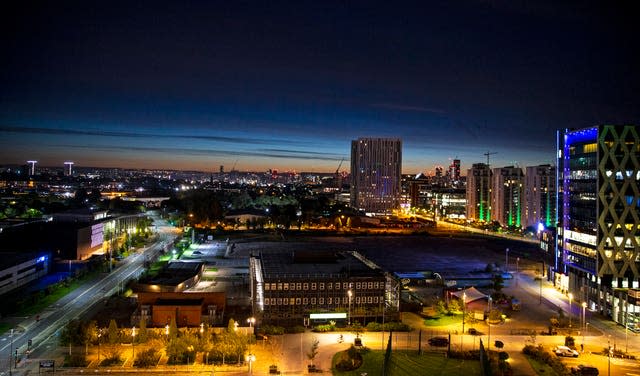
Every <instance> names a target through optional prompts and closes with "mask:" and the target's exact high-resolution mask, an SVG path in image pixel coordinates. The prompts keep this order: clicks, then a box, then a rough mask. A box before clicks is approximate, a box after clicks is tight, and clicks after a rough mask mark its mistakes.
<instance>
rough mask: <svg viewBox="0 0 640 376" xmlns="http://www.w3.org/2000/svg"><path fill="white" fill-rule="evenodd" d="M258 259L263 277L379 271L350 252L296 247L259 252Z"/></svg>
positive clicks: (373, 274) (300, 276) (358, 274)
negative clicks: (274, 251) (273, 251)
mask: <svg viewBox="0 0 640 376" xmlns="http://www.w3.org/2000/svg"><path fill="white" fill-rule="evenodd" d="M260 261H261V265H262V273H263V276H264V278H266V279H276V278H284V277H287V278H292V277H293V278H295V277H298V278H303V277H321V276H323V277H330V276H334V277H337V276H341V277H348V276H376V275H380V274H381V273H382V271H381V270H379V269H375V268H373V267H370V266H369V265H367V264H365V263H364V262H362V261H361V260H359V259H358V258H357V257H355V256H354V254H353V253H352V252H337V251H336V252H333V251H308V250H300V251H294V252H279V253H261V255H260Z"/></svg>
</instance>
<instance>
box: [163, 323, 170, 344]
mask: <svg viewBox="0 0 640 376" xmlns="http://www.w3.org/2000/svg"><path fill="white" fill-rule="evenodd" d="M164 334H165V335H166V336H167V342H169V324H167V326H165V327H164Z"/></svg>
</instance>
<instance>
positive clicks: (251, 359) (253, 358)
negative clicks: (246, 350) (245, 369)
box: [247, 354, 256, 375]
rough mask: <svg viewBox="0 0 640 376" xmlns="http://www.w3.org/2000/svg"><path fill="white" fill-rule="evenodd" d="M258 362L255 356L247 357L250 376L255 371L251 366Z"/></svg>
mask: <svg viewBox="0 0 640 376" xmlns="http://www.w3.org/2000/svg"><path fill="white" fill-rule="evenodd" d="M255 361H256V356H255V355H253V354H249V355H247V362H249V375H253V369H252V368H251V364H252V363H253V362H255Z"/></svg>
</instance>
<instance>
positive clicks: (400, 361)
mask: <svg viewBox="0 0 640 376" xmlns="http://www.w3.org/2000/svg"><path fill="white" fill-rule="evenodd" d="M336 356H337V355H336ZM336 356H334V358H333V361H334V362H335V359H336ZM363 358H364V361H363V364H362V366H361V367H360V368H358V369H356V370H354V371H349V372H339V371H336V370H334V371H333V374H334V375H337V376H361V375H362V374H363V373H367V376H378V375H381V374H382V361H383V358H384V352H382V351H368V352H366V353H364V354H363ZM388 371H389V372H388V373H387V376H414V375H430V376H431V375H436V376H437V375H443V376H445V375H447V376H448V375H453V376H456V375H460V376H474V375H480V362H479V361H474V360H460V359H449V358H446V357H445V356H444V354H440V353H437V354H436V353H425V354H423V355H418V354H416V353H415V352H409V351H394V352H393V356H392V358H391V366H390V367H389V369H388Z"/></svg>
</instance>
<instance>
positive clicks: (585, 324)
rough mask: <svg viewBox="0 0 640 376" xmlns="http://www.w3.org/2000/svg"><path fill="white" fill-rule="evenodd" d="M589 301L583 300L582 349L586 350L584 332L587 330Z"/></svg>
mask: <svg viewBox="0 0 640 376" xmlns="http://www.w3.org/2000/svg"><path fill="white" fill-rule="evenodd" d="M586 309H587V302H582V351H584V332H585V331H586V330H587V311H586Z"/></svg>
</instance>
